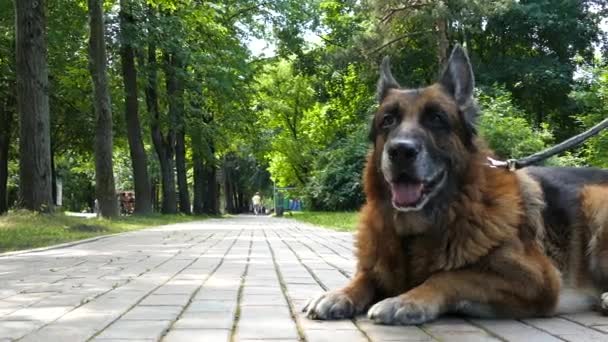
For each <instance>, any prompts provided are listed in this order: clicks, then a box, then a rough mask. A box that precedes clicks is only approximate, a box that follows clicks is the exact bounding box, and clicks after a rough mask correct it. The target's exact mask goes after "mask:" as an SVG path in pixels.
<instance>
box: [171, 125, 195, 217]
mask: <svg viewBox="0 0 608 342" xmlns="http://www.w3.org/2000/svg"><path fill="white" fill-rule="evenodd" d="M185 138H186V137H185V133H184V131H183V129H180V130H178V132H177V139H176V141H175V166H176V169H177V189H178V193H179V211H181V212H182V213H184V214H187V215H190V214H191V213H192V212H191V211H190V192H189V191H188V177H187V174H186V171H187V170H186V144H185Z"/></svg>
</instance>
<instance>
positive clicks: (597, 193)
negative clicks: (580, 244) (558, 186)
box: [581, 185, 608, 315]
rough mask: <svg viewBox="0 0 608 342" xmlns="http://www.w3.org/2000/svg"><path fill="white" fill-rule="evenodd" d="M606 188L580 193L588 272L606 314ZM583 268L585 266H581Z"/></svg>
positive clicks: (607, 249)
mask: <svg viewBox="0 0 608 342" xmlns="http://www.w3.org/2000/svg"><path fill="white" fill-rule="evenodd" d="M606 198H608V186H600V185H594V186H586V187H585V188H584V189H583V191H582V192H581V206H582V208H581V209H582V212H583V216H584V220H585V222H584V224H585V225H586V226H587V227H588V229H589V234H590V235H591V239H590V241H589V250H588V255H589V271H590V272H591V277H592V278H593V283H594V285H595V287H596V288H597V289H598V290H600V291H601V292H603V294H602V295H601V296H600V305H599V308H600V311H601V312H602V313H603V314H605V315H607V314H608V205H607V204H606ZM581 266H582V267H585V265H581Z"/></svg>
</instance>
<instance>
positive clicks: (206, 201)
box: [202, 141, 219, 215]
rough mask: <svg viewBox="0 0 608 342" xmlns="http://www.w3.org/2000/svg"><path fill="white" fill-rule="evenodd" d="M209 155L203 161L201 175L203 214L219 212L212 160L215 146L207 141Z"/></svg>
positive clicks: (215, 174) (214, 169) (217, 188)
mask: <svg viewBox="0 0 608 342" xmlns="http://www.w3.org/2000/svg"><path fill="white" fill-rule="evenodd" d="M208 143H209V150H210V156H209V157H208V158H209V159H208V160H206V161H205V162H204V163H203V177H204V179H205V180H206V181H205V182H204V186H203V190H202V191H203V194H204V195H203V196H204V197H203V211H204V213H205V214H209V215H217V214H219V204H218V200H219V198H218V194H219V184H218V182H217V170H216V166H215V162H214V159H213V158H214V155H215V146H214V144H213V141H209V142H208Z"/></svg>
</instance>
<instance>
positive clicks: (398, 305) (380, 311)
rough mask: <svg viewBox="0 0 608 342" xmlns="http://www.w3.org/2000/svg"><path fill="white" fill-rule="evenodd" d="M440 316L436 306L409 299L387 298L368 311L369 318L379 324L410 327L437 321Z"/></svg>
mask: <svg viewBox="0 0 608 342" xmlns="http://www.w3.org/2000/svg"><path fill="white" fill-rule="evenodd" d="M437 315H438V309H437V307H436V305H434V304H432V303H417V302H414V301H412V300H409V299H408V298H403V297H392V298H387V299H385V300H383V301H381V302H378V303H377V304H376V305H374V306H372V308H371V309H370V310H369V311H368V315H367V316H368V318H369V319H370V320H372V321H373V322H374V323H377V324H387V325H396V324H403V325H410V324H422V323H425V322H428V321H430V320H432V319H435V318H436V317H437Z"/></svg>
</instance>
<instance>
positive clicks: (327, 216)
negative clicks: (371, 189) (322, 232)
mask: <svg viewBox="0 0 608 342" xmlns="http://www.w3.org/2000/svg"><path fill="white" fill-rule="evenodd" d="M285 216H286V217H291V218H294V219H296V220H298V221H302V222H308V223H312V224H315V225H318V226H324V227H327V228H332V229H335V230H339V231H354V230H355V229H356V228H357V219H358V217H359V213H357V212H328V211H304V212H298V211H296V212H293V213H292V216H290V214H289V213H287V214H286V215H285Z"/></svg>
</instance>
